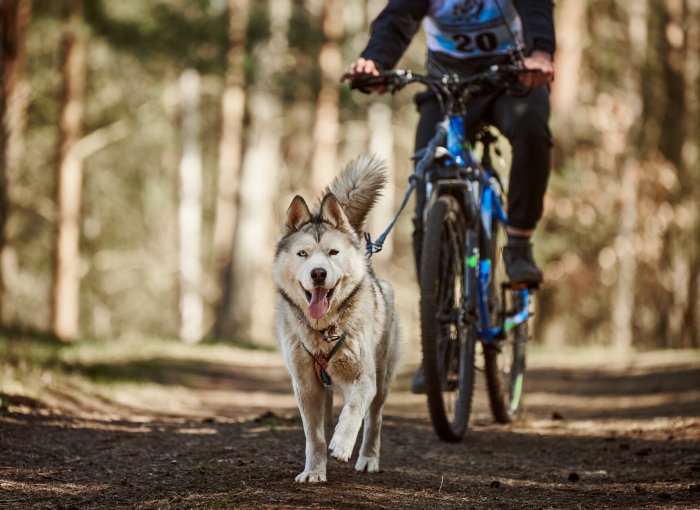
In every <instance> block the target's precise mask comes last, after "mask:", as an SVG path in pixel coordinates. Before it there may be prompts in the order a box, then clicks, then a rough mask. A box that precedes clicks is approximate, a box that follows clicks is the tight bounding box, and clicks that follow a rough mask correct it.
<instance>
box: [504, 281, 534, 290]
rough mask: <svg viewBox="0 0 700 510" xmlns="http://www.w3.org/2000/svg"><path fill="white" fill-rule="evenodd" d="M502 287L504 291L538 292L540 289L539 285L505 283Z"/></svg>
mask: <svg viewBox="0 0 700 510" xmlns="http://www.w3.org/2000/svg"><path fill="white" fill-rule="evenodd" d="M503 287H504V288H506V289H510V290H525V289H527V290H539V289H540V284H539V283H512V282H506V283H504V284H503Z"/></svg>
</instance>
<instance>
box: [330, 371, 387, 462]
mask: <svg viewBox="0 0 700 510" xmlns="http://www.w3.org/2000/svg"><path fill="white" fill-rule="evenodd" d="M376 391H377V386H376V384H375V381H374V379H372V378H371V377H368V376H365V377H361V378H360V379H358V380H357V381H355V382H353V383H350V384H348V385H347V386H346V387H345V388H344V395H343V396H344V399H345V403H344V405H343V410H342V411H341V413H340V417H339V418H338V425H337V426H336V428H335V433H334V434H333V439H331V443H330V445H329V446H328V448H329V449H330V450H331V456H332V457H333V458H334V459H338V460H339V461H342V462H347V460H348V459H350V456H351V455H352V449H353V447H354V446H355V441H356V440H357V434H358V432H359V431H360V427H361V426H362V418H363V417H364V416H365V414H366V413H367V409H368V407H369V404H370V402H371V401H372V399H373V398H374V394H375V392H376Z"/></svg>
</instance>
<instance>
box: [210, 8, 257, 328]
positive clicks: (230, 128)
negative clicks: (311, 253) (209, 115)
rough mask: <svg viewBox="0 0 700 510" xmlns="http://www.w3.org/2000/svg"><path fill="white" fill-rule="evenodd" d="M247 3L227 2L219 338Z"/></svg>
mask: <svg viewBox="0 0 700 510" xmlns="http://www.w3.org/2000/svg"><path fill="white" fill-rule="evenodd" d="M248 8H249V6H248V0H228V19H229V26H228V39H229V48H228V52H227V56H226V78H225V79H226V85H225V89H224V93H223V96H222V98H221V139H220V141H219V162H218V181H217V199H216V218H215V220H214V242H213V244H214V246H213V259H214V274H215V277H216V281H217V282H219V283H220V285H221V288H220V291H219V297H218V301H219V302H218V306H217V310H216V315H217V316H216V319H215V324H214V336H217V337H218V336H220V335H221V328H222V322H223V317H222V315H223V314H224V313H225V311H226V309H227V307H228V302H229V300H230V297H231V287H230V279H229V278H228V273H229V271H230V265H231V252H232V249H233V239H234V232H235V227H236V212H237V210H236V209H237V202H238V187H239V181H240V172H241V156H242V152H243V143H242V142H243V117H244V113H245V75H244V72H243V65H244V60H245V44H246V30H247V26H248Z"/></svg>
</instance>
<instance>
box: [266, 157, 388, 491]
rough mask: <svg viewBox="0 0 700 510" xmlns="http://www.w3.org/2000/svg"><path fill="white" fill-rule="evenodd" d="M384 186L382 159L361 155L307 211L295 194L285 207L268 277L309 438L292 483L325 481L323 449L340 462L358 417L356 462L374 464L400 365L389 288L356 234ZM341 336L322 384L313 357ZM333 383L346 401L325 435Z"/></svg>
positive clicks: (373, 467) (372, 467)
mask: <svg viewBox="0 0 700 510" xmlns="http://www.w3.org/2000/svg"><path fill="white" fill-rule="evenodd" d="M385 183H386V174H385V170H384V164H383V163H382V162H381V161H380V160H378V159H376V158H374V157H368V156H361V157H359V158H357V159H355V160H353V161H352V162H351V163H350V164H349V165H348V166H347V167H346V168H345V169H344V170H343V172H342V173H341V174H340V175H338V176H337V177H336V178H335V180H334V181H333V183H332V184H331V185H330V186H329V187H328V189H327V190H326V194H325V196H324V197H323V199H322V201H321V202H320V204H318V206H317V207H315V208H314V210H313V211H311V210H309V208H308V206H307V204H306V202H305V201H304V199H303V198H301V197H300V196H296V197H294V199H293V200H292V203H291V205H290V206H289V209H288V211H287V219H286V224H285V226H284V228H283V233H282V238H281V239H280V241H279V243H278V245H277V251H276V254H275V260H274V266H273V274H274V280H275V284H276V286H277V290H278V292H279V294H280V302H279V306H278V308H277V314H276V329H277V335H278V337H279V341H280V345H281V349H282V353H283V356H284V360H285V362H286V364H287V367H288V369H289V372H290V373H291V375H292V380H293V386H294V395H295V397H296V401H297V405H298V406H299V411H300V412H301V417H302V421H303V424H304V433H305V435H306V463H305V466H304V471H302V472H301V473H300V474H299V475H298V476H297V477H296V481H297V482H325V481H326V460H327V452H328V450H330V452H331V456H332V457H334V458H335V459H338V460H340V461H347V460H348V459H349V458H350V456H351V455H352V451H353V448H354V445H355V441H356V439H357V435H358V432H359V430H360V426H361V425H362V421H363V418H364V433H363V438H362V446H361V447H360V451H359V457H358V459H357V463H356V464H355V469H357V470H358V471H367V472H376V471H378V470H379V442H380V438H379V436H380V429H381V425H382V408H383V406H384V401H385V399H386V396H387V393H388V391H389V385H390V383H391V380H392V378H393V375H394V370H395V368H396V365H397V362H398V351H399V349H398V347H399V323H398V316H397V314H396V310H395V308H394V296H393V291H392V289H391V287H390V286H389V284H388V283H386V282H384V281H381V280H379V279H377V277H376V276H375V275H374V272H373V271H372V268H371V267H370V264H369V259H368V258H367V257H366V256H365V254H364V250H363V248H362V246H361V242H360V239H361V234H362V231H363V223H364V220H365V218H366V217H367V214H368V212H369V211H370V209H371V208H372V206H373V205H374V203H375V201H376V199H377V197H378V196H379V192H380V190H381V189H382V188H383V186H384V185H385ZM343 335H345V336H344V341H342V344H341V345H340V346H339V347H338V349H337V351H336V352H335V353H334V354H333V355H332V357H331V359H330V361H329V362H328V364H327V369H326V371H327V374H328V375H329V376H330V378H331V382H332V384H331V385H330V386H325V385H324V384H323V383H322V382H321V380H320V379H319V376H318V375H317V368H318V367H317V366H316V362H315V361H314V358H313V356H318V355H319V354H321V355H326V356H328V355H329V354H330V352H331V351H332V349H333V347H334V346H335V344H336V343H337V342H338V341H339V337H341V336H343ZM334 389H337V390H338V391H339V392H340V393H341V395H342V396H343V400H344V402H343V404H344V405H343V408H342V411H341V413H340V417H339V419H338V424H337V426H336V427H335V432H334V433H333V436H332V438H331V432H332V431H333V409H332V404H333V390H334ZM329 440H330V442H329V443H328V441H329ZM326 445H328V446H326Z"/></svg>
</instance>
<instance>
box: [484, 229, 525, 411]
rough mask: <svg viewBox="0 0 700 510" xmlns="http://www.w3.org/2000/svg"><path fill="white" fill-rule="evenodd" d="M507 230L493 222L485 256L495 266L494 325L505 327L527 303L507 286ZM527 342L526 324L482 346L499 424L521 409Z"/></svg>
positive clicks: (491, 299)
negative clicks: (503, 253)
mask: <svg viewBox="0 0 700 510" xmlns="http://www.w3.org/2000/svg"><path fill="white" fill-rule="evenodd" d="M504 230H505V229H504V228H503V225H501V224H500V223H498V222H494V226H493V230H492V237H491V239H490V240H489V241H488V242H487V243H485V244H486V247H485V248H486V254H487V256H488V257H490V258H491V264H492V278H491V282H490V283H489V305H490V308H491V310H492V314H491V323H492V324H503V323H504V321H505V318H506V317H507V316H509V315H512V314H514V313H515V312H516V311H519V310H521V309H522V308H523V306H524V305H526V304H527V303H523V301H522V299H523V298H522V294H521V292H520V291H518V290H514V289H511V288H509V287H506V286H505V285H504V284H505V283H506V282H507V277H506V274H505V268H504V267H503V259H502V251H503V246H504V244H505V237H506V236H505V232H504ZM527 340H528V325H527V321H525V322H523V323H521V324H519V325H518V326H516V327H514V328H512V329H510V330H509V331H505V332H504V337H503V338H501V339H495V340H493V341H491V342H483V343H482V346H483V350H484V373H485V375H486V387H487V390H488V396H489V403H490V405H491V414H492V415H493V417H494V419H495V420H496V421H497V422H499V423H510V422H511V421H513V419H514V418H515V417H516V416H517V415H518V412H519V411H520V410H521V408H522V392H523V380H524V376H525V351H526V345H527Z"/></svg>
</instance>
